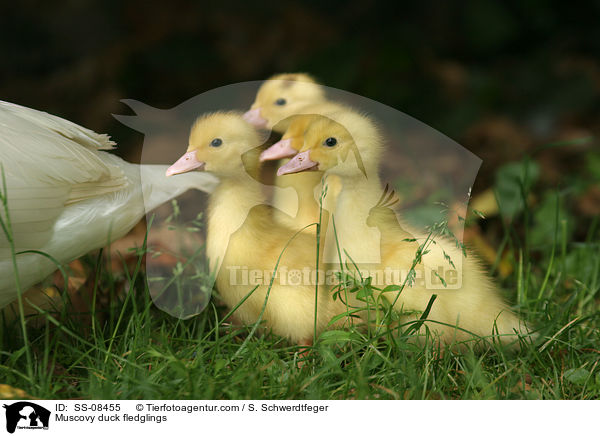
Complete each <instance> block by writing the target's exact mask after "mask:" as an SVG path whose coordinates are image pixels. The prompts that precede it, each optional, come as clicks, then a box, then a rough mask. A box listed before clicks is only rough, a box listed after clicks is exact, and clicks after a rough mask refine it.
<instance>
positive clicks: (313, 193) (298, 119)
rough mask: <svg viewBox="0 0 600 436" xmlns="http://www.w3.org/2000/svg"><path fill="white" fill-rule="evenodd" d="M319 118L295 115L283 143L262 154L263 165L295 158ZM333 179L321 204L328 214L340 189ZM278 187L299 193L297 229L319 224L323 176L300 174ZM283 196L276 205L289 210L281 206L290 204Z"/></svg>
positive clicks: (294, 223) (277, 197)
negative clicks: (266, 162)
mask: <svg viewBox="0 0 600 436" xmlns="http://www.w3.org/2000/svg"><path fill="white" fill-rule="evenodd" d="M320 116H321V115H316V114H310V115H295V116H293V117H292V120H291V122H290V123H289V127H288V129H287V130H286V131H285V133H284V135H283V136H282V138H281V140H280V141H279V142H277V143H275V144H273V145H272V146H271V147H269V148H268V149H267V150H265V151H263V152H262V153H261V155H260V160H261V162H264V161H268V160H280V159H286V161H287V158H290V157H292V156H294V155H296V154H297V153H298V151H300V149H301V148H302V146H303V145H304V131H305V130H306V128H307V127H308V125H309V124H310V123H311V122H313V121H314V120H316V119H317V118H318V117H320ZM334 179H335V178H334V177H332V178H331V180H328V186H327V196H326V197H325V199H324V202H323V204H322V207H323V209H325V210H327V211H331V210H333V207H334V206H335V198H336V195H337V192H338V191H339V187H340V185H339V183H338V181H337V180H334ZM276 186H278V187H280V188H286V187H291V188H293V189H294V190H295V191H296V193H297V194H298V203H297V212H296V215H295V217H294V218H293V219H292V220H291V221H290V223H291V225H292V226H293V227H294V228H296V229H302V228H304V227H306V226H308V225H310V224H312V223H315V222H318V221H319V208H320V207H321V205H320V203H319V200H318V199H319V197H320V195H321V192H322V189H323V185H322V174H321V173H317V172H301V173H298V174H292V175H289V176H288V177H278V178H277V179H276ZM284 195H285V194H284V191H280V193H278V194H277V195H275V199H274V205H275V207H279V208H281V209H283V210H287V209H288V207H287V206H285V205H282V204H283V203H284V202H285V201H286V200H288V201H290V202H291V199H287V198H282V197H283V196H284ZM290 207H291V206H290ZM288 225H289V224H288ZM308 230H309V231H310V232H311V233H314V231H315V227H314V226H313V227H310V228H309V229H308Z"/></svg>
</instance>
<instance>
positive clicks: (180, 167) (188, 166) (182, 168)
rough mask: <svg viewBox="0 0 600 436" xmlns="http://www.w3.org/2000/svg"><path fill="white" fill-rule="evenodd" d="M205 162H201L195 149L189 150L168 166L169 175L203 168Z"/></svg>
mask: <svg viewBox="0 0 600 436" xmlns="http://www.w3.org/2000/svg"><path fill="white" fill-rule="evenodd" d="M203 168H204V162H200V161H199V160H198V158H197V157H196V152H195V151H188V152H187V153H186V154H184V155H183V156H181V157H180V158H179V159H177V162H175V163H174V164H173V165H171V166H170V167H169V168H167V173H166V174H167V177H169V176H172V175H174V174H181V173H186V172H188V171H192V170H195V169H199V170H202V169H203Z"/></svg>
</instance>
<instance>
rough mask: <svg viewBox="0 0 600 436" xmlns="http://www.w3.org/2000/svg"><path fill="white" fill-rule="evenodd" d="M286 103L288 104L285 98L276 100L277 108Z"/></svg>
mask: <svg viewBox="0 0 600 436" xmlns="http://www.w3.org/2000/svg"><path fill="white" fill-rule="evenodd" d="M286 103H287V101H286V100H285V98H278V99H277V100H275V104H276V105H277V106H283V105H284V104H286Z"/></svg>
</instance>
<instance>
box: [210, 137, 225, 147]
mask: <svg viewBox="0 0 600 436" xmlns="http://www.w3.org/2000/svg"><path fill="white" fill-rule="evenodd" d="M221 144H223V140H222V139H221V138H215V139H213V140H212V141H210V146H211V147H220V146H221Z"/></svg>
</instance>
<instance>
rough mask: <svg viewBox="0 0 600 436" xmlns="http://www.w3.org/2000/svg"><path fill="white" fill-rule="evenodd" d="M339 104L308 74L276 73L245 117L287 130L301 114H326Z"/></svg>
mask: <svg viewBox="0 0 600 436" xmlns="http://www.w3.org/2000/svg"><path fill="white" fill-rule="evenodd" d="M339 109H340V106H339V105H338V104H336V103H333V102H330V101H328V100H327V99H326V96H325V91H324V89H323V87H322V86H321V85H319V84H318V83H317V82H316V81H315V79H313V78H312V77H311V76H309V75H308V74H305V73H289V74H277V75H275V76H273V77H271V78H269V79H268V80H267V81H265V83H264V84H263V85H262V86H261V87H260V88H259V90H258V92H257V94H256V98H255V100H254V103H252V106H251V107H250V110H249V111H248V112H246V113H245V114H244V119H245V120H246V121H248V122H249V123H250V124H252V125H254V126H256V127H260V128H266V129H270V130H274V131H275V132H278V133H284V132H285V131H286V130H287V128H288V127H289V124H290V122H291V121H292V118H290V117H292V116H294V115H298V114H325V113H327V112H332V111H336V110H339Z"/></svg>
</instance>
